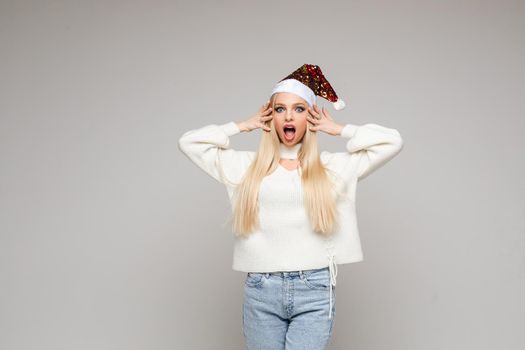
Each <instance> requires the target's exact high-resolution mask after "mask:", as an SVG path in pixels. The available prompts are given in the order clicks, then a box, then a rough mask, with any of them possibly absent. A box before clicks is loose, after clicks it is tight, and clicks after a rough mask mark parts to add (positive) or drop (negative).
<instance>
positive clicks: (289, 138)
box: [272, 92, 308, 146]
mask: <svg viewBox="0 0 525 350" xmlns="http://www.w3.org/2000/svg"><path fill="white" fill-rule="evenodd" d="M272 115H273V123H274V125H275V128H276V130H277V134H278V135H279V139H280V140H281V142H282V143H284V144H285V145H287V146H293V145H295V144H297V143H298V142H301V140H302V139H303V136H304V134H305V133H306V127H307V123H308V120H307V119H306V116H307V115H308V103H307V102H306V100H304V99H303V98H302V97H299V96H297V95H296V94H292V93H290V92H279V93H277V94H276V97H275V100H274V107H273V111H272Z"/></svg>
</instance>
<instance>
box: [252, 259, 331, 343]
mask: <svg viewBox="0 0 525 350" xmlns="http://www.w3.org/2000/svg"><path fill="white" fill-rule="evenodd" d="M330 294H331V295H332V312H331V317H329V309H330V307H329V305H330V301H329V297H330ZM334 316H335V286H332V288H330V273H329V270H328V267H326V268H322V269H315V270H303V271H289V272H270V273H264V272H263V273H255V272H248V273H247V275H246V280H245V283H244V304H243V334H244V337H245V340H246V346H247V349H248V350H265V349H267V350H279V349H286V350H321V349H326V347H327V346H328V342H329V340H330V336H331V334H332V326H333V323H334Z"/></svg>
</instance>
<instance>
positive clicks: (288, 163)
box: [279, 158, 299, 170]
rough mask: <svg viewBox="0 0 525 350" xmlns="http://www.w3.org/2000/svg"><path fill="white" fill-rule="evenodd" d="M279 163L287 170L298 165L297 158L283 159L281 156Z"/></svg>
mask: <svg viewBox="0 0 525 350" xmlns="http://www.w3.org/2000/svg"><path fill="white" fill-rule="evenodd" d="M279 163H280V164H281V165H282V166H283V167H285V168H286V169H288V170H294V169H297V167H298V166H299V160H297V159H284V158H281V159H280V160H279Z"/></svg>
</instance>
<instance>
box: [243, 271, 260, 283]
mask: <svg viewBox="0 0 525 350" xmlns="http://www.w3.org/2000/svg"><path fill="white" fill-rule="evenodd" d="M263 277H264V273H261V272H248V273H247V274H246V280H245V282H244V283H245V284H246V285H247V286H249V287H258V286H260V285H261V284H262V283H263V282H264V278H263Z"/></svg>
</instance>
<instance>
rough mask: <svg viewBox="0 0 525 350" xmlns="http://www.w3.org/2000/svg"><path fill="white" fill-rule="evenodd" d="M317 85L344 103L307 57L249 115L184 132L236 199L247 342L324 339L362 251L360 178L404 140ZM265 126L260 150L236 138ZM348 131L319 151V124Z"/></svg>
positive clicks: (308, 345)
mask: <svg viewBox="0 0 525 350" xmlns="http://www.w3.org/2000/svg"><path fill="white" fill-rule="evenodd" d="M316 95H317V96H321V97H323V98H327V99H328V100H329V101H331V102H334V106H335V107H336V109H342V108H344V102H342V101H340V100H338V98H337V95H336V94H335V91H333V89H332V88H331V86H330V84H329V83H328V82H327V81H326V79H325V78H324V76H323V75H322V72H321V71H320V68H319V67H318V66H315V65H307V64H305V65H303V66H301V67H300V68H299V69H297V70H296V71H294V72H293V73H292V74H290V75H288V76H287V77H285V78H284V79H282V80H281V81H280V82H279V83H277V84H276V85H275V86H274V88H273V90H272V93H271V96H270V99H269V101H268V102H267V103H265V104H264V105H263V106H261V108H260V109H259V110H258V112H257V113H255V115H253V116H252V117H250V118H248V119H246V120H243V121H230V122H228V123H225V124H221V125H216V124H211V125H207V126H204V127H201V128H199V129H195V130H190V131H188V132H186V133H184V134H183V135H182V137H181V138H180V140H179V147H180V149H181V151H182V152H184V154H186V155H187V156H188V158H189V159H190V160H191V161H193V162H194V163H195V164H196V165H197V166H199V167H200V168H201V169H202V170H204V171H205V172H206V173H208V174H209V175H211V176H212V177H213V178H214V179H216V180H217V181H219V182H221V183H222V184H224V185H225V186H226V188H227V190H228V195H229V199H230V202H231V204H232V216H231V223H232V228H233V232H234V236H235V239H234V256H233V265H232V268H233V269H234V270H236V271H241V272H244V273H246V276H245V283H244V303H243V334H244V337H245V340H246V345H247V348H248V349H269V350H277V349H285V348H286V349H287V350H299V349H301V350H305V349H325V348H326V347H327V346H328V343H329V340H330V337H331V334H332V327H333V323H334V316H335V313H336V312H335V311H336V309H335V305H336V303H335V300H336V298H335V285H336V276H337V265H338V264H347V263H352V262H358V261H362V260H363V254H362V250H361V243H360V239H359V233H358V228H357V219H356V210H355V209H356V208H355V194H356V185H357V182H358V181H360V180H362V179H364V178H365V177H367V176H368V175H369V174H370V173H372V172H373V171H375V170H376V169H378V168H379V167H380V166H382V165H384V164H385V163H386V162H388V161H389V160H390V159H392V158H393V157H394V156H395V155H396V154H398V153H399V152H400V151H401V149H402V147H403V141H402V138H401V136H400V133H399V132H398V131H397V130H396V129H392V128H387V127H384V126H380V125H377V124H364V125H361V126H358V125H354V124H350V123H345V124H340V123H338V122H336V121H335V120H334V119H333V118H332V116H331V115H330V113H328V111H327V110H326V109H325V108H324V107H323V108H322V109H320V108H319V107H318V106H317V104H316ZM257 129H261V131H262V135H261V139H260V143H259V148H258V150H257V152H252V151H237V150H234V149H232V148H230V146H229V138H230V137H231V136H233V135H236V134H238V133H240V132H251V131H254V130H257ZM318 132H324V133H327V134H329V135H333V136H337V137H342V138H343V139H345V140H347V143H346V150H345V151H342V152H333V153H332V152H327V151H321V152H320V151H319V148H318V143H317V133H318Z"/></svg>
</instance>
